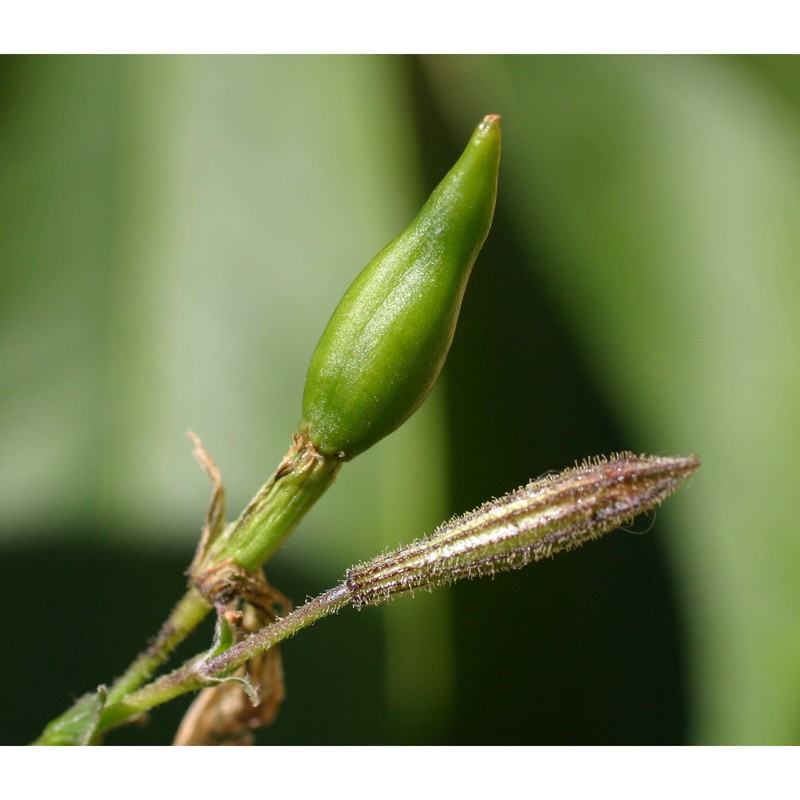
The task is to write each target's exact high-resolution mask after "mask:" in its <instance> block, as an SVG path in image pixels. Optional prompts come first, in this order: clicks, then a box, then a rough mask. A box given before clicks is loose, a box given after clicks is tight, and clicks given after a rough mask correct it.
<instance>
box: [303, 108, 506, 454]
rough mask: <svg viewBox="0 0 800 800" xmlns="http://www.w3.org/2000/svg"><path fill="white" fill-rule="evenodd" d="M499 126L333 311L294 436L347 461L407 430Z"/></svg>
mask: <svg viewBox="0 0 800 800" xmlns="http://www.w3.org/2000/svg"><path fill="white" fill-rule="evenodd" d="M499 162H500V118H499V117H498V116H496V115H489V116H487V117H485V118H484V119H483V121H482V122H481V124H480V125H479V126H478V127H477V128H476V130H475V132H474V133H473V135H472V138H471V139H470V141H469V143H468V144H467V147H466V149H465V150H464V153H463V154H462V155H461V157H460V158H459V160H458V161H457V162H456V164H455V166H454V167H453V168H452V169H451V170H450V172H448V174H447V175H446V176H445V178H444V179H443V180H442V182H441V183H440V184H439V185H438V186H437V187H436V189H435V190H434V191H433V193H432V194H431V196H430V198H429V199H428V201H427V202H426V203H425V205H424V206H423V207H422V209H421V210H420V212H419V213H418V214H417V216H416V217H415V218H414V220H413V221H412V222H411V224H410V225H409V226H408V228H406V229H405V230H404V231H403V232H402V233H401V234H400V235H399V236H398V237H397V238H396V239H395V240H394V241H393V242H391V243H390V244H389V245H387V247H385V248H384V249H383V250H382V251H381V252H380V253H378V255H377V256H375V258H374V259H373V260H372V261H371V262H370V263H369V264H368V265H367V266H366V268H365V269H364V270H363V272H362V273H361V274H360V275H359V276H358V277H357V278H356V280H355V281H354V282H353V284H352V285H351V286H350V288H349V289H348V290H347V292H346V293H345V295H344V297H343V298H342V300H341V301H340V303H339V305H338V306H337V308H336V310H335V311H334V313H333V316H332V317H331V319H330V322H329V323H328V326H327V327H326V329H325V331H324V333H323V334H322V338H321V339H320V341H319V343H318V345H317V348H316V350H315V352H314V355H313V357H312V360H311V366H310V367H309V370H308V375H307V377H306V385H305V393H304V397H303V422H302V426H301V431H302V432H303V433H304V434H305V435H306V436H307V437H308V439H309V440H310V441H311V442H312V443H313V444H314V446H315V447H316V448H317V449H318V450H319V451H320V452H322V453H325V454H327V455H334V454H335V455H336V456H338V457H339V458H342V459H348V458H352V457H353V456H355V455H358V454H359V453H361V452H363V451H364V450H366V449H367V448H368V447H371V446H372V445H373V444H375V442H377V441H378V440H380V439H382V438H383V437H384V436H386V435H387V434H389V433H391V432H392V431H393V430H395V428H397V427H398V426H399V425H401V424H402V423H403V422H405V420H406V419H408V417H409V416H411V414H413V412H414V411H415V410H416V409H417V408H418V407H419V406H420V405H421V403H422V402H423V401H424V400H425V398H426V397H427V396H428V394H429V392H430V390H431V389H432V388H433V385H434V383H435V382H436V379H437V378H438V376H439V373H440V371H441V369H442V366H443V364H444V361H445V358H446V356H447V352H448V350H449V349H450V344H451V342H452V340H453V334H454V332H455V327H456V322H457V319H458V312H459V310H460V308H461V300H462V297H463V295H464V289H465V288H466V284H467V280H468V278H469V275H470V271H471V270H472V265H473V263H474V262H475V258H476V256H477V255H478V251H479V250H480V248H481V245H482V244H483V242H484V240H485V238H486V235H487V233H488V232H489V227H490V226H491V222H492V216H493V213H494V205H495V198H496V195H497V172H498V166H499Z"/></svg>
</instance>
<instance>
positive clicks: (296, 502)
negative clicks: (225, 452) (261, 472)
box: [198, 435, 342, 573]
mask: <svg viewBox="0 0 800 800" xmlns="http://www.w3.org/2000/svg"><path fill="white" fill-rule="evenodd" d="M341 465H342V462H341V461H340V460H339V459H337V458H335V457H331V456H324V455H322V454H320V453H319V452H318V451H317V450H316V448H315V447H314V445H312V444H311V443H309V442H308V441H307V439H306V438H305V437H304V436H297V435H296V436H295V442H294V445H293V446H292V448H291V449H290V450H289V452H288V453H287V454H286V457H285V458H284V460H283V461H282V462H281V464H280V465H279V466H278V469H277V470H276V471H275V474H274V475H273V476H272V477H271V478H270V479H269V480H268V481H267V482H266V483H265V484H264V486H262V487H261V489H260V490H259V492H258V493H257V494H256V496H255V497H254V498H253V499H252V500H251V501H250V503H248V505H247V508H245V510H244V511H243V512H242V513H241V514H240V516H239V519H237V520H236V522H235V523H234V525H232V526H231V528H230V530H229V531H227V532H225V533H223V534H222V535H221V536H220V537H219V538H218V539H217V540H216V541H214V543H213V544H212V545H211V547H210V548H209V551H208V553H206V554H205V556H204V557H203V559H202V562H201V564H200V567H199V569H198V572H199V573H202V572H203V571H207V570H209V569H213V567H215V566H217V565H220V564H222V563H224V562H225V561H227V560H229V559H230V560H232V561H233V562H234V563H235V564H236V565H238V566H240V567H242V568H243V569H246V570H254V569H258V568H259V567H261V565H262V564H264V563H265V562H266V561H267V560H268V559H269V558H270V557H271V556H272V555H273V554H274V553H275V551H276V550H277V549H278V548H279V547H280V546H281V545H282V544H283V542H284V541H285V540H286V537H287V536H288V535H289V534H290V533H291V532H292V531H293V530H294V528H295V527H296V525H297V524H298V523H299V522H300V520H301V519H302V518H303V516H304V515H305V514H306V512H307V511H308V510H309V509H310V508H311V506H313V505H314V503H316V502H317V500H318V499H319V498H320V496H321V495H322V494H323V493H324V492H325V490H326V489H327V488H328V487H329V486H330V485H331V484H332V483H333V481H334V479H335V477H336V475H337V473H338V472H339V468H340V467H341Z"/></svg>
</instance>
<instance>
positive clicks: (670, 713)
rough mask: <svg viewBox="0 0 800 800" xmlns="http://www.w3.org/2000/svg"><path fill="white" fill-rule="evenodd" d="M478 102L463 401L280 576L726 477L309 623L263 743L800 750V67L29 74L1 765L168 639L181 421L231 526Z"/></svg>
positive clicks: (7, 439) (342, 497) (8, 284)
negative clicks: (498, 518)
mask: <svg viewBox="0 0 800 800" xmlns="http://www.w3.org/2000/svg"><path fill="white" fill-rule="evenodd" d="M486 113H500V114H501V115H502V117H503V130H504V152H503V163H502V165H501V177H500V194H499V201H498V208H497V216H496V220H495V225H494V228H493V231H492V233H491V234H490V237H489V240H488V241H487V244H486V246H485V248H484V251H483V253H482V255H481V256H480V258H479V260H478V263H477V265H476V268H475V271H474V273H473V278H472V281H471V284H470V287H469V289H468V292H467V296H466V299H465V302H464V307H463V312H462V318H461V322H460V325H459V330H458V332H457V335H456V339H455V343H454V346H453V350H452V351H451V356H450V360H449V362H448V365H447V367H446V369H445V373H444V375H443V378H442V380H441V382H440V384H439V386H438V387H437V389H436V391H435V392H434V394H433V396H432V397H431V399H430V400H429V401H428V403H427V404H426V406H425V407H424V408H423V410H422V411H421V412H420V413H419V414H418V415H417V416H416V417H415V418H414V419H413V420H412V421H411V422H410V423H409V424H408V425H406V426H405V427H404V428H403V429H402V430H401V431H399V432H398V433H396V434H395V435H393V436H392V437H391V438H390V439H387V440H386V441H384V442H382V443H381V444H379V445H378V446H376V447H375V448H374V449H373V450H371V451H370V452H368V453H366V454H365V455H363V456H361V457H360V458H359V459H357V460H356V461H354V462H353V463H352V464H348V465H347V466H346V467H345V468H344V469H343V470H342V473H341V475H340V477H339V479H338V480H337V484H336V486H335V487H334V489H333V490H332V491H331V492H330V493H329V494H328V495H327V496H326V497H325V498H323V500H322V501H321V503H320V504H319V506H318V507H317V508H315V509H314V510H313V511H312V513H311V514H310V516H309V517H308V518H307V520H306V521H305V522H304V523H303V525H302V527H301V529H300V530H299V531H298V532H297V533H296V534H295V536H294V537H293V538H292V539H290V540H289V542H288V544H287V545H286V546H285V547H284V549H283V550H282V551H281V552H280V553H279V554H278V556H277V557H276V558H275V559H274V561H273V562H271V564H270V565H269V568H268V576H269V578H270V579H271V581H272V582H273V583H274V584H275V585H277V586H278V587H279V588H280V589H282V590H283V591H284V592H285V593H288V594H289V595H290V596H291V597H293V598H294V600H295V602H298V603H299V602H301V601H302V600H303V599H304V598H305V597H306V596H307V595H309V596H311V595H314V594H316V593H318V592H319V591H321V590H323V589H326V588H328V587H329V586H332V585H333V584H334V583H336V582H337V581H338V580H339V579H340V577H341V575H342V574H343V571H344V570H345V569H346V568H347V567H348V566H349V565H350V564H351V563H352V562H354V561H356V560H359V559H365V558H368V557H370V556H372V555H374V554H375V553H377V552H378V551H380V550H382V549H383V548H385V547H387V546H389V545H392V546H394V545H397V544H399V543H400V542H404V541H408V540H409V539H411V538H414V537H416V536H418V535H420V534H422V533H423V532H426V531H430V530H431V529H432V528H433V527H434V526H435V525H436V524H437V523H438V522H439V521H441V520H443V519H444V518H446V517H448V516H449V515H451V514H453V513H456V512H461V511H465V510H467V509H469V508H472V507H473V506H475V505H477V504H479V503H480V502H482V501H483V500H486V499H488V498H489V497H491V496H493V495H499V494H501V493H504V492H506V491H509V490H511V489H513V488H516V487H517V486H518V485H520V484H522V483H524V482H525V481H526V480H528V479H529V478H531V477H536V476H538V475H540V474H542V473H544V472H546V471H548V470H552V469H560V468H562V467H564V466H568V465H570V464H572V463H573V462H574V461H575V460H577V459H582V458H583V457H585V456H588V455H593V454H597V453H602V452H610V451H614V450H620V449H631V450H634V451H637V452H648V453H663V454H686V453H692V452H694V453H697V454H699V455H700V456H701V457H702V459H703V467H702V468H701V470H700V472H699V473H698V474H697V476H696V477H695V478H694V480H693V481H692V483H691V485H690V486H689V487H688V488H686V489H684V490H682V491H681V492H680V493H679V494H678V495H677V496H676V497H675V498H673V499H672V500H670V501H669V502H668V503H667V505H666V506H665V507H664V508H663V509H661V510H659V512H658V514H657V516H656V518H655V519H645V520H640V521H637V523H636V524H635V525H634V526H633V528H632V529H631V530H630V531H627V532H626V531H622V532H618V533H616V534H614V535H612V536H611V537H608V538H607V539H606V540H604V541H603V542H601V543H597V544H593V545H590V546H587V547H585V548H583V549H582V550H580V551H578V552H575V553H573V554H569V555H566V556H563V557H560V558H558V559H557V560H554V561H551V562H546V563H541V564H537V565H534V566H532V567H529V568H528V569H526V570H523V571H521V572H518V573H514V574H509V575H503V576H500V577H498V578H496V579H495V580H493V581H487V580H485V581H474V582H469V583H465V584H459V585H457V586H455V587H452V588H451V589H449V590H442V591H439V592H437V593H434V594H430V595H427V594H424V595H421V596H417V597H415V598H413V599H412V598H409V599H404V600H399V601H396V602H395V603H393V604H392V605H390V606H388V607H385V608H380V609H371V610H369V609H368V610H365V611H363V612H360V613H356V612H354V611H352V610H350V611H345V612H343V613H342V614H340V615H339V616H337V617H336V618H334V619H329V620H326V621H324V622H322V623H320V624H319V625H317V626H316V627H315V628H313V629H311V630H308V631H304V632H303V633H302V634H301V635H299V636H297V637H296V638H295V639H293V640H291V641H290V642H288V643H287V644H286V645H285V646H284V648H283V653H284V662H285V669H286V675H287V688H288V699H287V702H286V704H285V705H284V708H283V710H282V712H281V714H280V716H279V718H278V720H277V722H276V724H275V725H274V726H273V727H272V728H271V729H269V730H267V731H265V732H263V733H261V734H260V738H259V741H260V742H262V743H265V744H266V743H287V744H303V743H423V744H427V743H487V744H501V743H519V744H526V743H530V744H533V743H553V744H558V743H572V744H589V743H597V744H604V743H615V744H652V743H683V742H692V743H715V744H777V743H783V744H787V743H794V744H797V743H800V580H798V575H799V573H800V569H799V567H800V531H798V524H797V521H796V515H795V513H794V507H795V500H796V496H797V491H798V489H797V487H798V485H800V466H799V465H798V459H797V455H796V454H797V452H798V451H800V434H799V431H800V426H798V419H799V418H800V357H798V349H799V348H798V344H800V335H799V334H800V315H798V313H797V311H798V305H799V303H798V301H800V274H799V273H800V271H799V270H798V268H797V266H798V260H799V259H800V61H798V59H797V58H793V57H764V58H754V57H747V58H723V57H696V58H695V57H672V58H666V57H426V58H413V57H52V58H49V57H47V58H46V57H5V58H3V59H2V60H0V287H2V288H1V290H0V354H1V355H0V398H1V399H0V444H1V445H2V455H3V457H2V460H1V461H0V510H1V511H2V514H1V516H0V578H1V579H2V584H1V585H2V587H3V604H2V605H3V610H2V612H0V636H1V637H2V641H3V653H2V659H0V678H1V683H2V686H3V687H4V700H3V703H2V704H0V738H1V740H2V742H3V743H13V742H25V741H29V740H30V739H32V738H33V737H34V736H36V735H37V733H38V732H39V731H40V730H41V728H42V726H43V725H44V723H45V722H46V721H47V720H48V719H50V718H51V717H52V716H54V715H55V714H57V713H59V712H61V711H62V710H63V709H64V708H65V707H66V706H67V704H68V703H69V702H70V701H71V700H72V699H73V698H74V697H76V696H78V695H80V694H81V693H83V692H84V691H87V690H89V689H92V688H94V686H96V685H97V683H99V682H101V681H109V680H110V679H111V678H112V677H113V676H114V675H116V674H118V673H120V672H121V671H122V670H123V668H124V667H125V666H126V664H127V663H128V661H129V660H130V658H131V657H132V656H133V655H134V653H135V652H136V651H138V649H139V648H140V647H141V646H143V644H144V642H145V640H146V638H147V637H148V636H149V635H151V634H152V633H154V632H155V630H156V628H157V626H158V624H159V623H160V622H161V620H162V619H163V617H164V616H165V615H166V612H167V610H168V608H169V607H170V605H171V603H173V602H174V601H175V600H176V599H177V597H178V596H179V595H180V593H181V592H182V589H183V587H184V585H185V577H184V575H183V571H184V570H185V568H186V566H187V565H188V562H189V560H190V558H191V554H192V551H193V546H194V543H195V541H196V538H197V536H198V533H199V528H200V525H201V522H202V517H203V514H204V509H205V504H206V502H207V498H208V494H209V486H208V485H207V482H206V479H205V477H204V476H203V474H202V473H201V472H200V470H199V469H198V468H197V467H196V465H195V464H194V463H193V462H192V460H191V458H190V455H189V452H190V445H189V442H188V440H187V439H186V438H185V436H184V431H185V430H186V429H187V428H189V427H191V428H192V429H193V430H195V431H197V432H198V434H199V435H200V436H201V437H202V438H203V441H204V443H205V445H206V446H207V447H208V449H209V450H210V451H211V452H212V453H213V455H214V456H215V458H216V459H217V461H218V463H219V465H220V467H221V469H222V472H223V476H224V478H225V480H226V485H227V488H228V499H229V509H230V513H231V514H235V513H236V512H237V511H238V510H239V509H240V508H241V507H242V506H243V505H244V503H245V502H246V501H247V499H248V498H249V496H250V495H251V494H252V493H253V492H254V491H255V490H256V489H257V488H258V486H259V485H260V484H261V482H262V481H263V480H264V479H265V478H266V477H267V475H268V474H269V473H270V472H271V471H272V469H273V468H274V467H275V465H276V464H277V462H278V460H279V459H280V457H281V456H282V454H283V453H284V452H285V451H286V449H287V447H288V444H289V441H290V434H291V431H292V430H293V429H294V427H295V425H296V424H297V422H298V421H299V415H300V398H301V393H302V386H303V379H304V376H305V369H306V366H307V363H308V360H309V357H310V354H311V352H312V349H313V347H314V344H315V343H316V340H317V338H318V336H319V334H320V332H321V330H322V328H323V326H324V324H325V322H326V320H327V317H328V315H329V314H330V312H331V311H332V309H333V307H334V306H335V304H336V302H337V301H338V298H339V297H340V295H341V294H342V292H343V291H344V290H345V289H346V287H347V286H348V285H349V283H350V281H351V280H352V278H353V277H354V276H355V274H356V273H357V272H358V271H359V270H360V269H361V267H362V266H363V265H364V264H366V262H367V261H368V260H369V259H370V258H371V257H372V256H373V255H374V254H375V252H377V251H378V250H379V249H380V248H381V247H382V246H383V245H384V244H385V243H386V242H387V241H388V240H389V239H391V238H392V237H393V236H394V235H395V234H396V233H397V232H399V231H400V230H401V229H402V228H403V227H404V226H405V224H406V223H407V222H408V221H409V220H410V218H411V217H412V216H413V214H414V213H415V212H416V209H417V208H418V207H419V205H420V204H421V202H422V201H423V200H424V198H425V197H426V196H427V193H428V192H429V191H430V190H431V189H432V188H433V186H434V185H435V184H436V183H437V182H438V180H439V179H440V178H441V177H442V176H443V174H444V173H445V171H446V170H447V169H448V168H449V166H450V165H451V164H452V162H453V161H454V160H455V158H456V157H457V156H458V154H459V153H460V151H461V149H462V147H463V146H464V144H465V143H466V141H467V139H468V137H469V134H470V132H471V131H472V129H473V127H474V126H475V125H476V124H477V123H478V121H479V120H480V119H481V117H482V116H483V115H484V114H486ZM651 525H652V527H650V526H651ZM648 528H650V530H649V531H648V532H647V534H646V535H635V534H636V533H637V532H643V531H645V530H647V529H648ZM209 636H210V631H209V630H208V629H205V630H204V631H203V633H202V634H201V635H199V636H198V637H197V638H195V639H194V640H192V642H191V643H190V645H189V647H188V648H187V649H186V650H185V651H183V652H184V654H186V655H189V654H190V653H191V652H194V651H196V650H197V649H200V648H202V647H204V646H205V644H206V642H207V641H208V637H209ZM185 706H186V702H183V703H180V702H179V703H174V704H171V705H170V706H167V707H164V708H162V709H159V710H156V711H155V713H154V714H153V715H152V720H151V722H150V724H149V725H148V726H147V727H145V728H143V729H128V730H123V731H119V732H118V733H117V734H116V735H115V736H112V737H111V738H110V742H111V743H124V742H130V743H145V742H166V741H168V740H169V736H170V733H171V732H172V731H173V730H174V728H175V726H176V724H177V720H178V719H179V717H180V715H181V713H182V710H183V709H184V708H185Z"/></svg>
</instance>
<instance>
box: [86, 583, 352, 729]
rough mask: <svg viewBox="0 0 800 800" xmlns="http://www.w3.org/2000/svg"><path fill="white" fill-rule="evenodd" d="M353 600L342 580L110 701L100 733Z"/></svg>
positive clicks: (206, 682)
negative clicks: (234, 641) (221, 648)
mask: <svg viewBox="0 0 800 800" xmlns="http://www.w3.org/2000/svg"><path fill="white" fill-rule="evenodd" d="M350 600H351V592H350V589H349V588H348V586H347V584H346V583H342V584H340V585H339V586H336V587H335V588H333V589H330V590H329V591H327V592H325V593H323V594H321V595H319V597H316V598H314V599H313V600H309V602H308V603H306V604H305V605H304V606H301V607H300V608H298V609H295V610H294V611H293V612H292V613H291V614H288V615H287V616H285V617H283V618H282V619H279V620H277V621H276V622H274V623H272V624H271V625H268V626H267V627H265V628H262V629H261V630H260V631H258V632H257V633H254V634H253V635H252V636H250V637H248V638H247V639H245V640H244V641H243V642H240V643H239V644H238V645H235V646H234V647H231V648H230V650H226V651H225V652H224V653H222V654H220V655H217V656H211V657H208V658H204V659H194V660H192V661H190V662H188V663H187V664H185V665H184V666H183V667H180V668H179V669H177V670H175V671H174V672H171V673H170V674H169V675H165V676H164V677H162V678H159V679H158V680H156V681H153V683H151V684H149V685H148V686H145V687H144V688H142V689H139V691H137V692H134V693H133V694H130V695H128V696H127V697H125V698H123V699H122V700H120V701H119V702H117V703H115V704H113V705H112V704H109V705H107V706H106V708H105V709H104V710H103V712H102V714H101V716H100V721H99V723H98V726H97V732H98V734H102V733H104V732H105V731H107V730H108V729H110V728H113V727H116V726H118V725H120V724H122V723H124V722H125V721H126V720H127V719H129V718H130V717H133V716H137V715H138V714H142V713H144V712H145V711H148V710H150V709H151V708H154V707H155V706H158V705H161V704H162V703H166V702H167V701H169V700H172V699H174V698H175V697H178V696H180V695H182V694H186V693H187V692H193V691H195V690H197V689H200V688H202V687H203V686H208V685H209V684H210V683H212V682H213V681H214V680H216V679H219V678H223V677H224V676H225V675H228V674H230V673H231V672H233V671H234V670H235V669H237V668H238V667H241V666H242V665H243V664H245V663H246V662H247V661H249V660H250V659H251V658H253V657H254V656H256V655H258V654H259V653H262V652H264V651H266V650H269V649H270V648H271V647H274V646H275V645H277V644H279V643H280V642H282V641H283V640H284V639H288V638H289V637H290V636H293V635H294V634H295V633H297V632H298V631H300V630H302V629H303V628H306V627H308V626H309V625H312V624H313V623H315V622H317V621H318V620H320V619H322V618H323V617H327V616H330V615H331V614H334V613H335V612H337V611H339V610H340V609H341V608H343V607H344V606H346V605H347V604H348V603H349V602H350Z"/></svg>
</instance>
